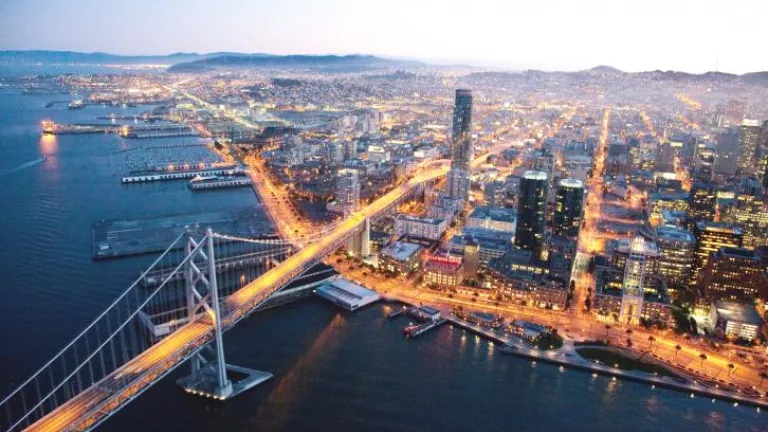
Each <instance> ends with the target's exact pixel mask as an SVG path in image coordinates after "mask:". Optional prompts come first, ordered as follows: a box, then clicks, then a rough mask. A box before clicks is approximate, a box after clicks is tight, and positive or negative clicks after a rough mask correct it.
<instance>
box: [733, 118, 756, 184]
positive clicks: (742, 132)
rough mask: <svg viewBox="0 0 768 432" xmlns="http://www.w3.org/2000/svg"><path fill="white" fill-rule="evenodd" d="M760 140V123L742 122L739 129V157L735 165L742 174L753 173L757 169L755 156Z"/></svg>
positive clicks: (753, 121) (752, 121) (754, 121)
mask: <svg viewBox="0 0 768 432" xmlns="http://www.w3.org/2000/svg"><path fill="white" fill-rule="evenodd" d="M759 140H760V122H758V121H757V120H744V121H743V122H742V123H741V127H740V128H739V157H738V161H737V165H738V167H739V170H740V172H741V173H742V174H749V173H754V172H755V170H756V169H757V161H756V159H755V155H756V153H757V148H758V142H759Z"/></svg>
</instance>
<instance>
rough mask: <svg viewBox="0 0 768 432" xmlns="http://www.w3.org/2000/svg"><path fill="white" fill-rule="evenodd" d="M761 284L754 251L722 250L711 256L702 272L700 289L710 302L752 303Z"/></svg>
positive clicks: (759, 267) (760, 270)
mask: <svg viewBox="0 0 768 432" xmlns="http://www.w3.org/2000/svg"><path fill="white" fill-rule="evenodd" d="M762 280H763V264H762V261H761V259H760V257H759V256H758V255H757V254H756V253H755V251H752V250H749V249H741V248H732V247H723V248H720V250H718V251H717V252H715V253H713V254H712V255H711V256H710V258H709V262H708V263H707V266H706V267H704V269H703V270H702V275H701V286H702V289H704V291H705V293H706V296H707V297H708V298H711V299H718V300H736V301H739V302H744V303H753V302H754V301H755V300H756V299H757V297H758V294H759V293H760V286H761V284H762V283H763V282H762Z"/></svg>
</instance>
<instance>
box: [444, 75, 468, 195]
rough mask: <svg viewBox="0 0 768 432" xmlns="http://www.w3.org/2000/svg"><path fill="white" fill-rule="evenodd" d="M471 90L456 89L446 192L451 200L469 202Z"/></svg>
mask: <svg viewBox="0 0 768 432" xmlns="http://www.w3.org/2000/svg"><path fill="white" fill-rule="evenodd" d="M472 157H473V148H472V90H467V89H456V102H455V106H454V108H453V136H452V140H451V170H450V172H448V184H447V192H448V196H450V197H451V198H460V199H463V200H464V201H468V200H469V189H470V175H471V170H472Z"/></svg>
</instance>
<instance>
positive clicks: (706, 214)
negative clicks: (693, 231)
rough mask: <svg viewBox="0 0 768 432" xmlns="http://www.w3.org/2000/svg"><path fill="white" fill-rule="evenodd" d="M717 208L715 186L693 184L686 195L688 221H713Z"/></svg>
mask: <svg viewBox="0 0 768 432" xmlns="http://www.w3.org/2000/svg"><path fill="white" fill-rule="evenodd" d="M716 206H717V192H716V185H714V184H713V183H694V185H693V187H691V191H690V193H689V194H688V220H689V221H691V223H690V227H691V228H692V227H693V223H694V222H696V221H699V220H714V219H715V209H716Z"/></svg>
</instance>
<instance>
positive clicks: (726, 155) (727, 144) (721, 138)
mask: <svg viewBox="0 0 768 432" xmlns="http://www.w3.org/2000/svg"><path fill="white" fill-rule="evenodd" d="M738 157H739V129H738V128H734V127H732V128H728V129H726V130H724V131H723V132H721V133H720V134H719V135H718V136H717V150H716V157H715V174H719V175H723V176H733V175H734V174H736V167H737V164H736V162H737V160H738Z"/></svg>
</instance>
